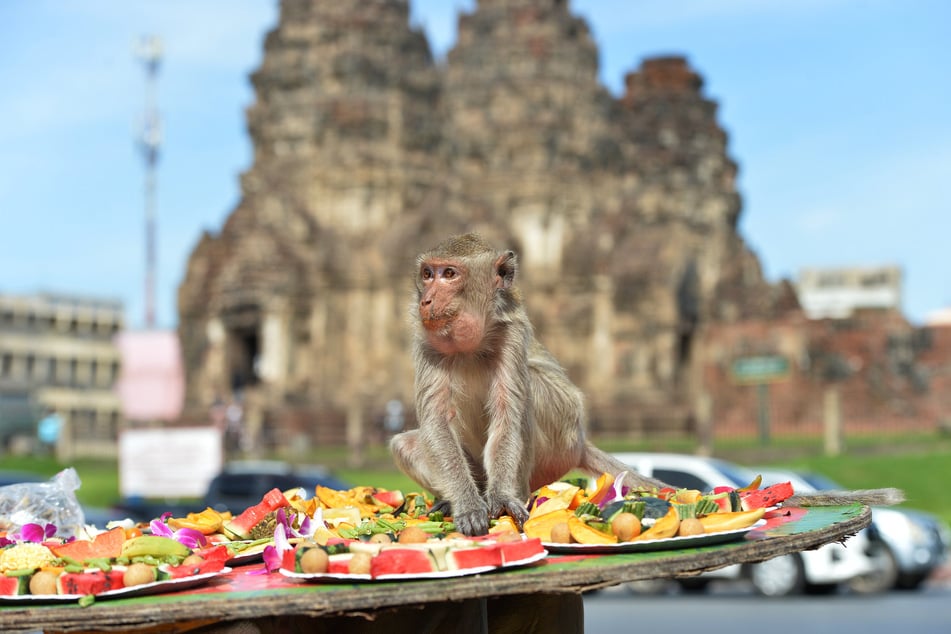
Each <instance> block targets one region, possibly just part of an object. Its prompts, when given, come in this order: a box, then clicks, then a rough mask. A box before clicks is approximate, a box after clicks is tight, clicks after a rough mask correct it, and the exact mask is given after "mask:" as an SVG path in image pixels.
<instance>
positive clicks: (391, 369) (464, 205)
mask: <svg viewBox="0 0 951 634" xmlns="http://www.w3.org/2000/svg"><path fill="white" fill-rule="evenodd" d="M458 32H459V35H458V41H457V42H456V45H455V47H454V48H453V49H452V50H451V51H450V52H449V54H448V58H447V60H446V63H445V64H444V65H437V64H436V63H435V62H434V61H433V59H432V57H431V54H430V51H429V46H428V44H427V41H426V39H425V37H424V35H423V34H422V33H421V32H419V31H418V30H415V29H413V28H412V27H411V26H410V25H409V23H408V4H407V2H406V1H405V0H374V1H372V2H369V1H366V0H335V1H334V2H329V1H328V2H313V1H311V0H283V1H282V3H281V15H280V20H279V23H278V25H277V26H276V28H275V29H274V30H273V31H272V32H271V33H270V34H269V35H268V36H267V38H266V41H265V45H264V46H265V54H264V59H263V62H262V64H261V67H260V68H259V69H258V70H257V71H256V72H255V73H254V74H253V76H252V81H253V84H254V88H255V93H256V101H255V103H254V105H253V106H251V107H250V108H249V110H248V113H247V119H248V129H249V132H250V135H251V138H252V140H253V143H254V162H253V165H252V167H251V168H250V169H249V170H248V172H247V173H245V174H244V175H243V176H242V181H241V184H242V199H241V201H240V203H239V204H238V205H237V207H236V208H235V209H234V211H233V212H232V213H231V214H230V216H229V218H228V219H227V221H226V222H225V223H224V225H223V227H222V228H221V230H220V231H219V232H217V233H214V234H210V233H209V234H206V235H204V236H202V238H201V240H200V241H199V243H198V244H197V246H196V247H195V249H194V251H193V253H192V255H191V258H190V260H189V264H188V270H187V274H186V278H185V280H184V282H183V283H182V285H181V288H180V290H179V316H180V322H179V323H180V335H181V338H182V342H183V349H184V355H185V364H186V372H187V377H188V391H187V397H186V398H187V407H188V408H189V411H190V412H191V415H192V416H195V417H200V416H203V415H204V412H206V411H207V409H208V408H209V407H210V406H211V405H212V404H213V403H214V402H215V401H216V399H220V400H230V399H232V398H233V397H234V396H235V395H236V394H237V395H240V397H241V399H242V400H243V405H244V408H245V415H246V417H247V424H248V426H249V428H250V430H251V431H252V432H253V433H256V434H257V433H258V432H259V431H260V430H262V429H265V428H267V429H268V430H269V433H271V434H276V435H277V436H278V437H279V439H280V440H281V441H283V442H289V441H297V440H300V441H301V442H341V441H343V440H344V439H345V438H347V439H348V440H349V441H350V442H351V443H352V444H353V443H358V442H359V441H360V438H362V437H363V436H366V435H367V434H369V433H370V432H371V431H374V430H376V428H377V426H378V423H379V420H380V418H381V416H382V414H383V411H384V408H385V404H386V403H387V401H389V400H391V399H398V400H401V401H402V402H403V403H404V404H405V405H406V407H407V409H408V410H411V409H412V368H411V366H410V355H409V350H408V344H407V342H408V336H407V335H408V304H409V297H410V295H409V289H410V288H411V280H412V275H413V268H414V267H413V262H414V256H415V254H416V253H417V252H419V251H420V250H422V249H425V248H428V247H430V246H432V245H433V244H434V243H436V242H438V241H439V240H441V239H442V238H443V237H445V236H446V235H448V234H449V233H452V232H458V231H463V230H479V231H482V232H484V233H485V234H486V235H487V236H488V237H490V238H491V239H492V240H494V241H495V242H497V243H498V244H499V246H500V247H502V246H505V247H511V248H514V249H516V250H517V251H518V252H519V256H520V262H521V285H522V288H523V290H524V292H525V296H526V301H527V306H528V309H529V313H530V315H531V316H532V317H533V321H534V322H535V324H536V328H537V331H538V334H539V337H540V338H541V339H542V341H543V342H544V343H545V345H547V346H548V347H549V348H550V349H551V350H552V351H553V352H554V353H555V354H556V356H557V357H558V358H559V359H560V360H561V361H562V363H563V364H564V365H565V367H566V368H567V369H568V371H569V374H570V375H571V376H572V378H573V379H574V380H575V381H576V382H578V383H579V385H580V386H581V387H582V389H583V390H584V391H585V392H586V394H587V396H588V401H589V406H590V409H591V414H592V427H593V428H594V430H595V431H596V432H600V433H605V434H607V433H617V434H633V433H638V432H640V431H644V430H655V429H662V430H663V429H674V430H677V429H684V428H685V427H687V426H688V425H689V424H690V421H691V419H692V411H693V409H694V405H693V400H694V396H695V394H696V393H697V385H696V376H697V371H696V368H697V364H696V363H694V355H693V351H694V349H695V348H696V345H697V337H698V333H699V332H701V331H702V328H703V327H704V325H705V324H710V323H721V322H724V321H726V322H729V321H735V320H738V319H741V318H745V317H749V316H760V317H762V316H769V315H770V314H772V313H773V312H775V311H781V310H785V309H787V308H789V309H792V310H795V309H796V308H797V306H796V302H795V295H794V294H791V295H790V294H789V293H784V292H783V291H784V289H783V288H779V289H775V288H772V287H770V286H769V285H768V284H766V283H765V282H764V280H763V278H762V275H761V272H760V268H759V263H758V261H757V258H756V256H755V254H753V253H752V252H751V251H750V250H749V249H748V248H747V246H746V245H745V243H744V241H743V239H742V237H741V236H740V235H739V234H738V233H737V230H736V227H737V220H738V217H739V214H740V210H741V202H740V198H739V195H738V193H737V191H736V186H735V182H734V179H735V174H736V165H735V164H734V162H733V161H732V160H731V159H730V158H729V156H728V152H727V138H726V134H725V132H724V131H723V130H722V128H721V127H720V125H719V124H718V122H717V120H716V103H715V102H713V101H711V100H710V99H708V98H707V97H705V96H704V95H703V93H702V80H701V78H700V77H699V76H698V75H697V74H696V73H695V72H694V71H693V70H691V69H690V67H689V65H688V64H687V62H686V60H685V59H683V58H679V57H667V58H659V59H651V60H646V61H645V62H644V63H643V65H642V66H641V68H640V69H638V70H636V71H635V72H632V73H631V74H629V75H628V76H627V90H626V92H625V94H624V95H623V96H622V97H621V98H618V99H616V98H614V97H612V96H611V95H610V94H609V93H608V92H607V91H606V90H605V89H604V87H603V86H601V85H600V84H599V83H598V76H597V66H598V51H597V47H596V45H595V43H594V41H593V38H592V37H591V34H590V32H589V29H588V27H587V25H586V23H585V22H584V21H583V20H581V19H580V18H578V17H576V16H573V15H572V14H571V13H570V11H569V9H568V7H567V3H566V2H564V1H559V0H491V1H490V0H482V1H480V2H479V4H478V7H477V8H476V9H475V10H474V11H473V12H472V13H471V14H463V15H461V16H460V17H459V29H458ZM411 418H412V416H410V419H411ZM411 422H412V421H411V420H410V423H411ZM345 430H349V431H348V432H345ZM347 434H349V437H347Z"/></svg>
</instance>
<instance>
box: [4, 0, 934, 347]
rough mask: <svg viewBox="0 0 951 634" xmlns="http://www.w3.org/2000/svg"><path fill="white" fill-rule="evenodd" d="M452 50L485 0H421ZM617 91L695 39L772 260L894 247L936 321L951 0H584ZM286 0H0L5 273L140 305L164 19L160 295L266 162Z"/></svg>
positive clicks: (783, 265) (781, 266)
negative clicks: (264, 105) (274, 42)
mask: <svg viewBox="0 0 951 634" xmlns="http://www.w3.org/2000/svg"><path fill="white" fill-rule="evenodd" d="M411 5H412V7H413V20H414V22H415V23H416V24H419V25H421V26H423V27H424V28H425V29H426V31H427V34H428V35H429V37H430V43H431V45H432V46H433V48H434V51H435V53H436V54H437V56H441V55H442V54H444V53H445V51H446V49H447V48H448V47H449V46H451V43H452V41H453V38H454V35H455V22H456V20H455V16H456V13H457V12H458V11H459V10H467V9H469V8H471V7H472V6H474V2H473V1H471V0H469V1H465V2H464V1H462V0H425V1H424V0H411ZM570 6H571V7H572V10H573V11H574V12H575V13H577V14H579V15H581V16H583V17H585V18H586V19H587V20H588V23H589V25H590V26H591V29H592V31H593V33H594V36H595V39H596V40H597V41H598V43H599V45H600V49H601V79H602V81H603V83H604V84H605V85H606V86H607V87H608V88H609V89H610V90H611V91H612V92H614V93H615V94H617V93H619V91H620V90H621V86H622V85H623V76H624V74H625V73H626V72H629V71H631V70H633V69H635V68H636V67H637V66H638V65H639V64H640V62H641V60H643V59H644V58H645V57H649V56H652V55H661V54H682V55H685V56H687V58H688V60H689V62H690V64H691V65H692V67H693V68H694V69H695V70H697V71H698V72H700V73H701V74H702V75H703V77H704V79H705V86H704V93H705V95H706V96H707V97H708V98H711V99H713V100H715V101H717V102H718V103H719V104H720V109H719V122H720V124H721V125H722V126H723V127H724V128H725V129H726V130H727V132H728V134H729V146H728V151H729V153H730V155H731V156H732V157H733V159H734V160H736V161H737V162H738V163H739V166H740V173H739V179H738V185H739V188H740V193H741V194H742V196H743V201H744V205H743V214H742V218H741V224H740V230H741V232H742V234H743V236H744V237H745V238H746V240H747V242H748V243H749V244H750V246H751V247H752V248H753V249H754V250H755V251H756V252H757V254H758V255H759V257H760V259H761V261H762V263H763V267H764V271H765V273H766V274H767V277H768V278H770V279H771V280H776V279H778V278H780V277H790V278H794V277H795V275H796V274H797V272H798V271H799V270H800V268H802V267H813V266H853V265H855V266H865V265H880V264H897V265H900V266H901V267H902V269H903V271H904V307H905V312H906V314H907V315H908V317H909V318H910V319H911V320H912V321H913V322H915V323H922V322H923V321H924V319H925V318H926V316H927V314H928V313H929V312H931V311H934V310H936V309H938V308H941V307H945V306H949V305H951V265H949V263H948V261H947V258H946V257H945V253H946V252H947V251H948V248H947V243H948V241H949V236H951V208H949V207H951V204H949V203H951V194H949V186H948V185H947V183H948V181H949V180H951V179H949V175H951V105H949V104H951V71H949V68H951V3H949V2H945V1H943V0H930V1H929V0H901V1H899V0H892V1H885V0H797V1H796V2H789V1H780V0H775V1H769V0H717V1H715V2H710V1H709V0H679V1H678V2H670V1H669V0H583V1H582V0H574V1H573V2H571V5H570ZM277 10H278V4H277V2H276V0H162V1H159V0H148V1H146V0H70V1H68V2H63V1H62V0H4V1H3V2H0V23H2V24H4V26H5V29H4V30H5V34H4V37H3V38H0V77H2V78H3V92H2V96H0V293H33V292H44V291H54V292H65V293H77V294H87V295H89V294H91V295H96V296H102V297H108V298H115V299H119V300H122V301H123V302H124V303H125V306H126V311H127V313H126V314H127V322H128V325H129V326H130V327H131V328H141V327H143V326H144V295H145V293H144V290H143V286H144V282H143V280H144V270H145V263H144V262H145V256H144V244H145V239H144V232H145V229H144V194H143V188H144V164H143V160H142V156H141V154H140V153H139V150H138V148H137V146H136V144H135V141H134V139H135V135H136V133H137V130H138V128H139V125H140V122H141V117H142V112H143V109H144V104H145V92H144V85H145V79H144V71H143V69H142V66H141V64H140V63H139V62H138V61H137V60H136V58H135V56H134V55H133V46H134V44H135V42H136V41H137V40H138V39H139V38H140V37H141V36H142V35H146V34H154V35H157V36H159V37H161V38H162V40H163V42H164V48H165V57H164V61H163V65H162V67H161V71H160V76H159V86H158V102H159V108H160V111H161V116H162V122H163V132H164V138H163V146H162V154H161V159H160V161H159V167H158V194H157V206H158V263H159V270H158V274H157V285H158V288H157V296H156V303H157V315H158V326H159V327H163V328H164V327H173V326H174V325H175V324H176V319H177V317H176V306H175V302H176V290H177V287H178V285H179V284H180V282H181V280H182V278H183V276H184V269H185V263H186V259H187V257H188V255H189V253H190V252H191V250H192V248H193V247H194V245H195V243H196V242H197V240H198V238H199V236H200V235H201V232H202V231H203V230H205V229H209V230H212V231H217V230H218V229H219V228H220V226H221V224H222V223H223V221H224V219H225V218H226V217H227V215H228V214H229V213H230V212H231V210H232V209H233V208H234V206H235V205H236V203H237V202H238V200H239V197H240V189H239V183H238V177H239V175H240V173H241V172H242V171H244V170H246V169H247V168H248V167H249V166H250V157H251V149H250V141H249V139H248V136H247V131H246V125H245V119H244V109H245V108H246V107H247V106H249V105H250V104H251V103H252V101H253V99H254V95H253V91H252V90H251V86H250V82H249V80H248V75H249V73H250V72H252V71H253V70H254V69H255V68H257V66H258V65H259V63H260V61H261V56H262V43H263V38H264V35H265V34H266V33H267V31H268V30H270V29H271V28H272V27H273V26H274V25H275V23H276V20H277Z"/></svg>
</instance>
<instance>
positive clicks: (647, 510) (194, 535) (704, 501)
mask: <svg viewBox="0 0 951 634" xmlns="http://www.w3.org/2000/svg"><path fill="white" fill-rule="evenodd" d="M624 475H625V474H624V473H621V474H618V475H617V476H612V475H611V474H607V473H604V474H602V475H601V476H600V477H599V478H598V480H597V482H596V484H595V485H594V486H593V487H586V486H585V482H583V481H571V480H566V481H559V482H553V483H551V484H549V485H546V486H544V487H542V488H541V489H539V490H538V491H536V492H535V494H534V495H533V496H532V499H531V501H530V503H529V511H530V513H529V518H528V520H526V522H525V523H524V525H523V526H522V527H521V530H520V527H518V526H517V525H516V523H515V521H514V520H513V519H512V518H511V517H508V516H503V517H501V518H498V519H493V520H492V521H491V524H490V525H491V528H490V529H489V533H488V534H487V535H483V536H478V537H467V536H464V535H461V534H459V533H457V532H456V531H455V526H454V525H453V522H452V518H451V517H446V516H444V515H443V514H442V513H439V512H433V511H432V507H433V500H432V499H431V498H429V497H427V495H425V494H423V493H407V494H405V495H404V494H403V493H402V492H400V491H388V490H384V489H378V488H374V487H367V486H361V487H354V488H352V489H349V490H345V491H338V490H334V489H329V488H326V487H321V486H318V487H317V488H316V490H315V491H314V493H315V494H314V495H313V496H310V497H305V495H304V492H303V491H302V490H300V489H293V490H290V491H286V492H282V491H280V490H278V489H273V490H272V491H269V492H268V493H267V494H265V495H264V497H263V498H262V499H261V501H260V502H259V503H258V504H255V505H253V506H251V507H249V508H247V509H245V510H244V511H242V512H241V513H240V514H238V515H236V516H233V515H232V514H231V513H227V512H226V513H221V512H218V511H216V510H214V509H212V508H206V509H205V510H204V511H201V512H198V513H189V514H187V515H185V516H183V517H171V514H168V513H166V514H165V515H163V516H162V517H160V518H157V519H154V520H152V522H150V523H149V524H148V525H133V524H132V523H131V522H128V521H126V522H114V523H110V526H109V527H107V529H106V530H102V531H98V530H93V534H92V535H85V536H82V537H81V538H73V537H70V538H66V539H62V538H57V537H56V536H55V533H56V527H55V526H53V525H52V524H48V525H46V526H45V527H42V526H39V525H34V524H30V525H27V526H24V527H22V528H21V529H20V530H19V531H17V532H16V533H14V534H12V535H7V536H3V535H0V596H4V595H25V594H31V595H44V596H53V595H55V596H62V595H70V596H73V595H79V596H81V597H83V598H82V599H81V603H84V604H88V603H89V602H91V601H92V600H93V598H94V597H95V596H96V595H99V594H102V593H103V592H108V591H111V590H118V589H123V588H132V587H135V586H141V585H145V584H150V583H156V582H162V581H168V580H176V579H183V578H188V577H195V576H198V575H203V574H205V573H213V572H220V571H222V570H225V569H226V566H227V565H228V564H229V563H233V562H236V560H238V559H240V558H242V557H243V556H245V555H260V557H261V558H263V560H264V564H265V566H264V568H265V571H266V572H276V571H278V570H280V572H281V573H282V574H285V575H287V576H295V575H297V576H301V575H303V576H304V577H314V576H316V577H321V576H331V577H332V576H335V575H336V576H339V575H348V576H351V577H352V576H356V577H358V578H366V579H375V578H386V577H392V576H393V575H423V576H426V575H437V576H452V575H454V574H469V573H470V572H471V571H474V570H479V571H481V570H487V569H491V568H498V567H505V566H508V565H519V564H522V563H527V562H530V561H535V560H536V559H540V558H541V557H544V556H545V554H546V550H545V546H546V545H548V546H549V548H550V547H551V545H559V544H587V545H599V546H601V545H613V544H628V543H637V542H651V541H655V540H662V539H667V538H671V537H678V536H681V537H685V536H694V535H703V534H708V533H723V532H728V531H733V530H736V529H743V528H748V527H750V526H752V525H754V524H755V523H756V522H757V521H758V520H759V519H760V518H762V517H763V515H764V513H765V510H766V508H767V507H771V506H774V505H776V504H778V503H780V502H782V501H783V500H785V499H787V498H788V497H790V496H791V495H792V494H793V490H792V486H791V485H790V484H789V483H788V482H787V483H782V484H777V485H773V486H770V487H764V488H760V482H759V479H757V480H755V481H754V482H752V483H750V485H748V486H746V487H743V488H740V489H733V488H729V487H720V488H717V489H714V491H712V492H710V493H706V494H704V493H701V492H700V491H696V490H690V489H670V488H665V489H660V490H653V491H644V490H632V489H630V488H629V487H627V486H625V485H624ZM113 524H115V525H113Z"/></svg>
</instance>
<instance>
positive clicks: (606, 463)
mask: <svg viewBox="0 0 951 634" xmlns="http://www.w3.org/2000/svg"><path fill="white" fill-rule="evenodd" d="M578 468H579V469H581V470H582V471H585V472H587V473H589V474H590V475H593V476H599V475H601V474H602V473H610V474H611V475H613V476H617V475H618V474H619V473H621V472H622V471H626V472H627V473H628V475H627V476H625V479H624V482H625V483H627V484H629V485H631V486H634V487H636V488H644V489H662V488H664V487H666V486H669V485H668V484H666V483H664V482H661V481H660V480H656V479H654V478H649V477H647V476H643V475H641V474H639V473H638V472H637V471H635V470H634V469H632V468H631V467H630V466H629V465H626V464H624V463H623V462H621V461H620V460H618V459H617V458H615V457H614V456H612V455H611V454H609V453H607V452H605V451H602V450H601V449H598V448H597V447H595V446H594V445H592V444H591V442H590V441H585V448H584V452H583V453H582V455H581V464H579V465H578Z"/></svg>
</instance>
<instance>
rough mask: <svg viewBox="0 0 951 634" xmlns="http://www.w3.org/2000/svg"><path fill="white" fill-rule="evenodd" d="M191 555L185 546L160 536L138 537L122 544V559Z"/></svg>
mask: <svg viewBox="0 0 951 634" xmlns="http://www.w3.org/2000/svg"><path fill="white" fill-rule="evenodd" d="M191 553H192V551H191V549H190V548H189V547H188V546H186V545H185V544H183V543H181V542H178V541H175V540H174V539H172V538H171V537H162V536H161V535H140V536H139V537H133V538H132V539H127V540H126V541H125V542H124V543H123V544H122V556H123V557H130V558H131V557H144V556H146V555H151V556H153V557H169V556H172V557H188V556H189V555H190V554H191Z"/></svg>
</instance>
